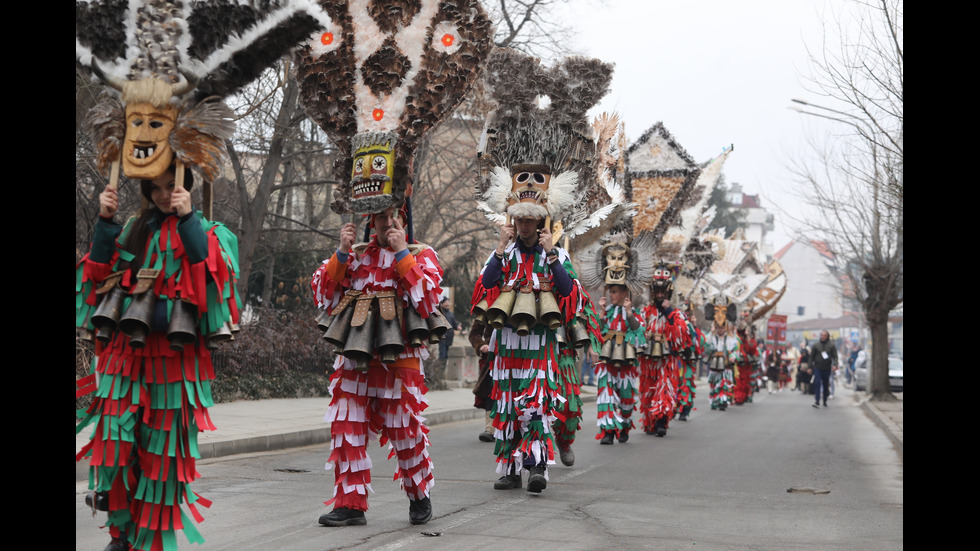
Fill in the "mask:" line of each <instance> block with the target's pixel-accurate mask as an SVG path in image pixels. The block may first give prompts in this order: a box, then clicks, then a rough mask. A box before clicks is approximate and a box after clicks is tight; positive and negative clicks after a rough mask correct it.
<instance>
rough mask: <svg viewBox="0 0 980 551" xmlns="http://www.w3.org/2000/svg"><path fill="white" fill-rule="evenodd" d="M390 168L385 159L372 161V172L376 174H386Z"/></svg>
mask: <svg viewBox="0 0 980 551" xmlns="http://www.w3.org/2000/svg"><path fill="white" fill-rule="evenodd" d="M386 168H388V161H387V160H385V158H384V157H380V156H379V157H375V158H373V159H371V170H372V171H374V172H384V171H385V169H386Z"/></svg>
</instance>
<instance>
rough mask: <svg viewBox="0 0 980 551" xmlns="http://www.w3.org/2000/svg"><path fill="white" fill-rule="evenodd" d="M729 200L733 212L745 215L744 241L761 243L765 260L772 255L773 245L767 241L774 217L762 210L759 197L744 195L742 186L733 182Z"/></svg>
mask: <svg viewBox="0 0 980 551" xmlns="http://www.w3.org/2000/svg"><path fill="white" fill-rule="evenodd" d="M727 199H728V202H729V204H730V205H731V208H732V210H736V211H740V212H742V213H744V214H743V215H742V232H743V234H744V237H743V239H745V240H746V241H755V242H756V243H759V246H760V247H761V251H762V254H763V256H764V257H765V258H769V256H770V255H772V244H771V243H770V242H769V240H768V239H766V235H767V234H768V233H769V232H771V231H772V230H773V228H774V226H773V221H774V220H773V215H772V213H770V212H769V211H767V210H766V209H764V208H762V202H761V201H760V200H759V196H758V195H747V194H745V193H742V184H739V183H737V182H733V183H732V185H731V187H730V188H729V189H728V194H727Z"/></svg>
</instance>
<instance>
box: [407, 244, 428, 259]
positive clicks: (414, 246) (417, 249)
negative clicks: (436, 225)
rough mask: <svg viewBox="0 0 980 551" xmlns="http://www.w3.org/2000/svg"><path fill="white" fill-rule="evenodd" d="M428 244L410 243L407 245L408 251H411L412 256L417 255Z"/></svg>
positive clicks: (426, 247)
mask: <svg viewBox="0 0 980 551" xmlns="http://www.w3.org/2000/svg"><path fill="white" fill-rule="evenodd" d="M428 248H429V246H428V245H426V244H425V243H412V244H411V245H409V246H408V252H410V253H412V256H418V255H419V253H421V252H422V251H424V250H426V249H428Z"/></svg>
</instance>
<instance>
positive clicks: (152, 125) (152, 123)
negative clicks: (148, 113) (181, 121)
mask: <svg viewBox="0 0 980 551" xmlns="http://www.w3.org/2000/svg"><path fill="white" fill-rule="evenodd" d="M162 126H163V123H162V122H160V121H150V128H161V127H162Z"/></svg>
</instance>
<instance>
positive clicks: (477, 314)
mask: <svg viewBox="0 0 980 551" xmlns="http://www.w3.org/2000/svg"><path fill="white" fill-rule="evenodd" d="M473 320H474V321H478V322H480V323H486V322H487V299H485V298H484V299H480V302H477V303H476V305H475V306H473Z"/></svg>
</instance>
